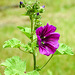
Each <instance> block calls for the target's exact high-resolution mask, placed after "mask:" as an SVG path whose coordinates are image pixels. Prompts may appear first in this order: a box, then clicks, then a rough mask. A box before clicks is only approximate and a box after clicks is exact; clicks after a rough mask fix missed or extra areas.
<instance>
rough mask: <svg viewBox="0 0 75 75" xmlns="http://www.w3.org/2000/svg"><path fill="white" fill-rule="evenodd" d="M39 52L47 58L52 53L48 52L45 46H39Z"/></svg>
mask: <svg viewBox="0 0 75 75" xmlns="http://www.w3.org/2000/svg"><path fill="white" fill-rule="evenodd" d="M39 52H40V53H41V54H43V55H46V56H49V55H50V52H48V51H47V50H46V49H45V48H44V47H43V46H39Z"/></svg>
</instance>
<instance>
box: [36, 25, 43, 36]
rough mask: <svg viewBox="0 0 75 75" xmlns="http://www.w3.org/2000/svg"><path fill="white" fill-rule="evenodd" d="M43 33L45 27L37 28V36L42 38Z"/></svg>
mask: <svg viewBox="0 0 75 75" xmlns="http://www.w3.org/2000/svg"><path fill="white" fill-rule="evenodd" d="M42 31H43V27H42V26H41V27H39V28H37V29H36V35H39V36H41V34H42Z"/></svg>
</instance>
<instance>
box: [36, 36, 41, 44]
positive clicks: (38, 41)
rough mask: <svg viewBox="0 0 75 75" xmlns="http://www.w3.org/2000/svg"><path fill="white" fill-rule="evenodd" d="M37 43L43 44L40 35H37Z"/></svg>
mask: <svg viewBox="0 0 75 75" xmlns="http://www.w3.org/2000/svg"><path fill="white" fill-rule="evenodd" d="M37 43H38V45H40V44H41V38H40V36H38V35H37Z"/></svg>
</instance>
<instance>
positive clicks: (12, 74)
mask: <svg viewBox="0 0 75 75" xmlns="http://www.w3.org/2000/svg"><path fill="white" fill-rule="evenodd" d="M1 65H2V66H5V67H6V69H5V72H4V74H5V75H24V72H25V71H26V62H25V61H22V60H21V59H20V58H19V57H18V56H14V57H12V58H8V59H7V60H6V61H5V62H4V63H2V64H1Z"/></svg>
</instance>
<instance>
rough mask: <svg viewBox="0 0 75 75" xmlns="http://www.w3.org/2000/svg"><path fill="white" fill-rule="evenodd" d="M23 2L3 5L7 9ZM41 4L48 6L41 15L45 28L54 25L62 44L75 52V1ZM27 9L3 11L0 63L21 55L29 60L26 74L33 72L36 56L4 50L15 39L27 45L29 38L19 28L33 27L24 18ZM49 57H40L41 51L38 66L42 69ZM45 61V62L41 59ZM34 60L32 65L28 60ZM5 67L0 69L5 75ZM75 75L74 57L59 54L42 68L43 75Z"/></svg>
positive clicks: (10, 0) (10, 1)
mask: <svg viewBox="0 0 75 75" xmlns="http://www.w3.org/2000/svg"><path fill="white" fill-rule="evenodd" d="M19 1H20V0H15V1H14V0H7V1H6V0H2V1H0V6H7V4H8V5H13V4H18V2H19ZM39 1H40V2H41V5H45V6H46V7H45V10H46V11H45V12H44V13H43V14H41V15H42V19H41V21H42V23H43V25H46V23H47V22H48V23H49V24H52V25H55V26H56V27H57V32H59V33H60V34H61V37H60V41H59V42H62V43H65V44H67V45H69V46H70V47H71V48H72V49H73V52H74V53H75V51H74V50H75V46H74V44H75V41H74V40H75V35H74V32H75V25H74V24H75V17H74V16H75V13H74V12H75V10H74V9H75V6H74V4H75V3H74V0H66V1H65V0H43V1H42V0H39ZM24 12H25V10H24V9H20V8H15V9H7V10H4V11H0V63H2V62H4V61H5V59H6V58H9V57H12V56H20V57H21V59H22V60H26V61H27V72H28V71H31V70H32V69H33V57H32V55H30V54H27V53H23V52H21V51H19V49H11V48H7V49H3V48H2V46H3V44H4V41H6V40H8V39H11V38H13V37H15V38H17V39H19V40H21V42H23V43H27V42H28V41H29V39H28V38H27V37H26V36H25V35H24V34H23V33H21V32H20V31H19V30H18V28H17V27H16V26H20V25H22V26H26V27H30V26H29V25H30V20H29V18H28V17H27V16H22V14H23V13H24ZM48 58H49V57H46V56H44V55H41V54H40V53H39V52H38V55H37V64H38V65H40V67H41V66H42V65H43V64H44V63H45V62H46V61H47V60H48ZM42 59H43V60H42ZM29 60H31V62H30V61H29ZM3 70H4V67H2V66H0V73H2V75H4V74H3ZM51 71H52V73H53V75H74V74H75V55H73V56H69V55H59V56H57V55H56V56H54V57H53V58H52V59H51V61H50V62H49V64H47V66H46V67H45V68H44V69H42V71H41V72H40V75H50V74H49V73H50V72H51Z"/></svg>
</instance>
